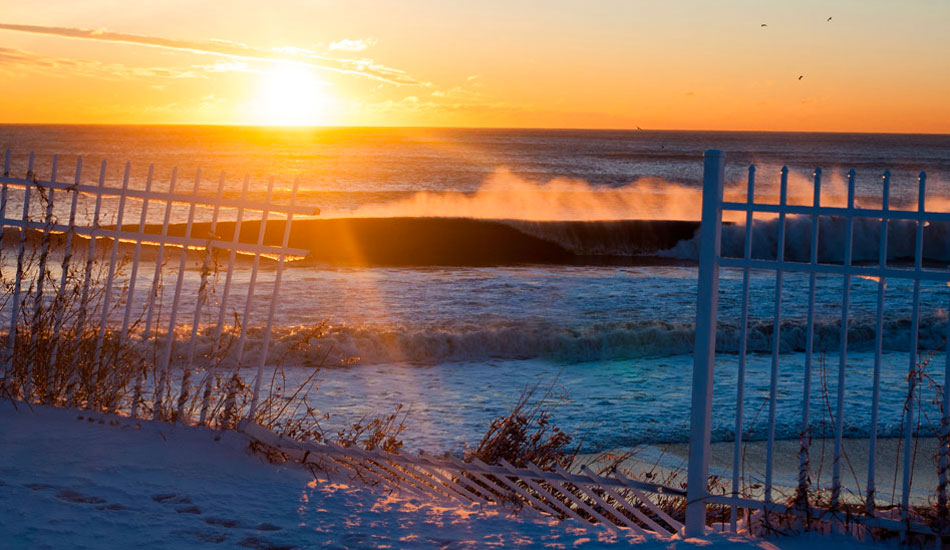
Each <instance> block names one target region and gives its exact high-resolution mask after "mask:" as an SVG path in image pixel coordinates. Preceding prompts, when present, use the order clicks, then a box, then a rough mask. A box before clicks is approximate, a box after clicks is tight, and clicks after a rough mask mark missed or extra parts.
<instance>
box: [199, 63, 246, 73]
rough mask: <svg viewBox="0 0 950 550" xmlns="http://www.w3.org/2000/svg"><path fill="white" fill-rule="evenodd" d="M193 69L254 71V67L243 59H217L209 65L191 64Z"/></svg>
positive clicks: (222, 71)
mask: <svg viewBox="0 0 950 550" xmlns="http://www.w3.org/2000/svg"><path fill="white" fill-rule="evenodd" d="M192 67H194V68H195V69H200V70H202V71H205V72H209V73H256V72H257V70H256V69H252V68H251V67H250V66H249V65H248V64H247V63H245V62H243V61H218V62H217V63H213V64H211V65H192Z"/></svg>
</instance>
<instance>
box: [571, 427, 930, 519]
mask: <svg viewBox="0 0 950 550" xmlns="http://www.w3.org/2000/svg"><path fill="white" fill-rule="evenodd" d="M870 441H871V440H870V438H853V439H844V440H842V448H843V453H842V458H843V461H842V463H841V480H842V493H841V495H842V496H841V498H842V500H843V501H844V502H850V503H863V502H865V500H866V491H867V481H868V465H869V463H870V460H869V454H870ZM914 441H915V442H916V460H915V461H913V464H914V467H913V469H912V472H911V480H912V481H911V491H910V502H911V504H916V505H926V504H930V503H931V502H932V501H934V500H935V498H936V496H935V492H936V488H937V484H938V482H939V477H938V472H937V462H936V456H937V452H938V449H939V440H938V438H936V437H918V438H915V439H914ZM799 446H800V445H799V440H797V439H786V440H776V441H775V446H774V449H773V456H774V463H773V473H772V479H773V495H775V496H774V497H773V498H774V499H775V500H776V501H779V502H781V501H783V500H786V499H788V498H791V497H792V496H794V493H795V487H796V486H797V483H798V481H797V480H798V473H799V467H800V458H799ZM734 449H735V443H734V442H733V441H723V442H716V443H712V444H711V445H710V455H709V473H710V475H715V476H719V477H720V478H721V479H722V481H723V482H724V483H725V486H726V487H727V489H731V486H732V481H731V480H732V464H733V453H734ZM822 450H823V451H824V452H823V453H822ZM625 451H629V452H632V453H634V455H633V456H632V457H631V458H629V459H627V460H625V461H624V462H622V463H621V465H620V467H621V468H623V469H627V470H629V471H630V472H631V473H633V474H634V475H638V476H642V475H644V474H647V473H649V472H651V471H653V472H654V473H656V474H657V478H658V479H664V478H667V477H668V476H671V475H674V474H677V473H679V475H677V476H676V477H675V478H674V479H676V480H677V482H678V481H679V480H682V481H685V468H686V462H687V460H688V458H689V444H688V443H670V444H667V445H662V444H649V445H644V446H642V447H636V448H632V449H617V450H616V451H615V452H625ZM742 452H743V453H744V456H745V464H746V465H747V466H746V468H745V471H744V473H740V478H743V477H744V479H743V483H742V486H744V487H747V488H748V487H751V486H755V485H759V486H761V485H764V480H765V463H766V455H767V444H766V442H765V441H749V442H745V443H744V445H743V451H742ZM833 453H834V439H833V438H815V439H813V440H812V442H811V447H810V456H809V459H810V464H811V467H810V470H809V472H810V478H811V489H816V488H818V487H821V488H822V489H823V490H829V491H830V489H831V483H832V470H833ZM874 455H875V468H874V469H875V489H876V495H875V501H876V503H877V504H878V505H879V506H888V505H897V504H899V503H900V500H901V491H902V480H903V462H904V460H903V458H904V448H903V440H902V439H901V438H896V437H890V438H878V439H877V444H876V449H875V453H874ZM596 456H597V455H596V454H587V453H585V454H580V455H578V459H579V460H580V463H590V462H591V461H593V460H594V458H595V457H596ZM592 467H593V466H592ZM594 469H595V470H596V468H594ZM895 472H896V473H895ZM746 491H748V495H750V496H751V497H753V498H762V488H761V487H758V488H757V489H753V490H750V489H746Z"/></svg>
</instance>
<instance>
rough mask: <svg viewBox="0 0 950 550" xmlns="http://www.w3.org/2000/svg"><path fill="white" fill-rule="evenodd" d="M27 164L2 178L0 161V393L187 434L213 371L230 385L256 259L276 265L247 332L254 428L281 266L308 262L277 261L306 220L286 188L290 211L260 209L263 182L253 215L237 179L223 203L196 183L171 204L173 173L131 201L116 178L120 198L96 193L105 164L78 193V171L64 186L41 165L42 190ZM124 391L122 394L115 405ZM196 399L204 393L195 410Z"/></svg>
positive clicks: (126, 175)
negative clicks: (184, 424)
mask: <svg viewBox="0 0 950 550" xmlns="http://www.w3.org/2000/svg"><path fill="white" fill-rule="evenodd" d="M35 160H36V159H35V157H34V155H33V154H30V157H29V161H28V165H27V166H13V165H12V163H11V153H10V151H9V150H8V151H6V154H5V157H4V164H3V175H2V178H0V185H2V187H0V229H2V243H3V247H2V253H3V254H2V258H0V268H2V270H3V271H0V278H2V280H3V285H4V302H3V304H2V312H3V318H4V321H5V323H6V325H7V326H6V334H4V338H3V343H4V345H3V348H2V352H0V373H2V379H0V381H2V384H0V389H2V390H3V391H4V392H5V393H7V394H8V395H9V396H10V397H13V398H16V399H22V400H25V401H39V402H49V403H57V404H66V405H72V406H92V405H93V404H92V399H93V398H92V396H94V395H98V396H100V399H99V400H98V401H97V402H96V404H95V406H96V407H101V408H106V409H109V410H122V409H124V410H126V411H127V412H129V413H131V414H132V415H133V416H135V415H138V414H141V411H142V410H143V405H145V404H148V405H149V406H148V409H149V410H150V411H151V414H152V415H154V416H155V417H160V416H163V417H166V418H167V417H169V416H171V417H174V418H175V419H178V420H183V421H188V420H189V419H191V418H192V416H193V415H194V414H197V419H196V420H197V421H198V422H199V423H205V421H206V419H207V416H208V414H209V410H211V409H213V408H214V406H215V405H214V404H212V403H210V402H209V397H210V395H211V386H212V385H213V384H216V383H217V380H218V379H217V378H216V375H220V374H222V373H220V372H218V373H216V371H217V370H219V369H222V368H226V369H227V370H228V371H229V372H232V371H233V372H234V373H237V372H238V369H240V368H241V367H242V366H243V367H246V366H248V365H247V363H248V357H246V356H245V347H246V344H247V341H248V339H249V334H248V333H249V327H251V326H252V323H253V322H254V321H253V320H252V311H253V310H254V309H255V304H254V300H255V287H259V285H260V282H259V281H258V278H259V273H260V272H261V270H260V267H261V262H262V258H269V259H275V260H276V269H274V270H269V272H271V273H273V277H274V279H273V280H272V281H271V286H270V288H271V291H272V296H271V300H270V303H269V305H268V307H267V313H266V317H265V318H264V319H263V320H257V323H261V322H263V323H264V330H263V332H262V335H261V337H260V338H259V339H256V340H255V341H254V345H253V347H254V350H255V354H254V355H255V357H254V359H255V360H256V363H257V365H256V366H257V376H256V379H255V385H254V389H253V395H252V399H251V401H250V409H249V411H248V414H250V415H253V413H254V409H255V407H256V406H257V403H258V400H259V394H260V387H261V374H262V371H263V368H264V362H265V360H266V357H267V350H268V346H269V344H270V338H271V329H272V322H273V318H274V313H275V310H276V307H277V304H278V299H277V295H278V292H279V289H280V282H281V274H282V269H283V267H284V262H285V260H286V258H288V257H293V256H303V255H305V254H306V253H307V252H306V250H299V249H292V248H290V247H288V239H289V236H290V229H291V224H292V222H293V218H294V215H295V214H297V215H301V214H313V213H314V212H313V209H303V208H300V207H296V206H295V205H294V202H295V198H296V194H297V184H296V182H295V183H294V185H293V189H292V191H291V198H290V203H289V204H287V205H283V204H277V203H275V202H273V201H272V196H273V191H274V179H273V178H271V179H270V180H269V182H268V183H267V198H266V199H265V200H264V202H263V203H260V202H253V201H250V200H248V199H247V196H248V189H249V186H250V185H251V182H250V180H249V178H247V177H245V178H244V181H243V185H242V186H241V191H240V198H229V197H226V196H224V190H225V183H226V178H225V175H224V174H221V177H220V178H219V179H218V181H217V182H216V183H215V184H213V185H210V186H209V185H203V184H202V181H201V173H200V171H199V172H198V173H197V174H196V175H195V177H194V179H193V180H192V184H191V187H190V189H188V191H187V192H182V191H180V190H179V189H178V187H179V185H178V183H179V182H178V179H179V178H178V176H177V169H175V170H173V171H172V172H171V176H170V179H169V180H168V182H167V184H165V185H159V183H158V182H157V181H155V178H154V177H153V176H154V169H153V167H149V171H148V176H147V178H146V179H145V182H144V186H139V187H132V186H131V185H130V166H129V164H125V166H124V171H123V172H122V174H123V175H122V178H121V182H122V183H121V187H114V186H110V185H107V184H106V181H107V177H106V176H107V165H106V162H105V161H103V162H102V164H101V165H100V166H99V172H98V177H97V181H98V183H97V184H95V185H90V184H87V183H83V182H84V180H83V160H82V158H78V159H77V160H76V162H75V171H74V173H73V175H72V178H71V181H60V179H59V174H58V171H59V165H60V161H59V158H58V157H53V159H52V164H51V173H50V175H49V179H48V180H47V179H42V178H41V176H40V175H39V174H38V173H37V172H36V170H35V168H34V165H35ZM159 187H162V189H161V190H158V188H159ZM203 191H204V192H205V193H203ZM106 202H108V203H109V204H108V207H104V203H106ZM173 212H175V213H176V214H177V217H176V218H175V219H173ZM196 216H199V217H200V218H201V224H202V230H201V231H200V232H198V231H196V227H197V225H199V224H198V222H197V221H196ZM275 216H276V217H277V218H276V219H275ZM130 219H131V220H133V223H132V224H129V220H130ZM225 223H226V224H227V225H229V226H230V231H229V232H228V233H227V234H224V232H223V231H222V227H223V226H224V224H225ZM277 225H280V226H281V227H280V228H279V229H280V230H281V231H280V234H281V237H280V238H276V239H275V238H274V237H267V233H268V231H267V230H268V228H271V227H273V229H278V227H277ZM255 229H256V234H254V235H251V234H250V233H253V232H254V230H255ZM273 229H272V231H273ZM275 241H276V242H275ZM77 251H79V252H80V253H81V254H80V257H79V258H77V257H76V256H77ZM239 255H240V256H241V257H244V258H249V259H250V262H251V268H250V282H249V285H248V288H247V290H246V294H245V295H244V296H232V295H231V289H232V276H233V274H234V271H235V264H236V262H237V261H238V257H239ZM219 256H220V257H219ZM219 261H222V264H223V266H224V267H223V268H218V269H223V275H224V279H225V280H224V283H223V289H212V287H211V281H210V280H209V278H210V277H211V276H212V275H213V266H212V264H213V263H216V262H219ZM195 267H197V269H195ZM149 270H150V273H149ZM189 271H191V272H192V274H194V273H197V274H198V275H197V277H198V281H196V282H195V283H196V286H197V290H196V291H194V292H193V293H185V292H184V291H185V288H186V286H187V283H186V274H187V273H188V272H189ZM218 274H220V271H219V272H218ZM193 286H194V285H193ZM143 287H144V288H143ZM212 291H213V292H212ZM183 294H191V295H187V296H183ZM241 302H243V303H241ZM192 304H193V307H191V308H190V310H189V311H186V309H187V308H188V306H191V305H192ZM258 306H259V305H258ZM232 311H233V312H234V315H235V317H234V319H233V320H232V319H231V318H229V313H230V312H232ZM240 312H243V314H240ZM209 326H210V327H212V329H211V332H212V333H213V336H212V340H213V341H212V343H211V346H210V347H211V351H210V352H209V353H208V354H207V356H206V357H203V358H201V360H202V361H204V362H205V363H206V364H203V365H202V366H203V367H205V368H203V369H202V372H203V373H204V377H203V378H202V379H201V380H200V381H198V382H197V383H195V382H193V381H192V373H193V371H194V370H195V368H196V362H197V361H198V360H199V358H198V357H196V343H197V340H198V331H199V329H206V330H207V329H208V327H209ZM225 332H231V333H233V336H234V345H233V346H231V347H233V348H234V349H228V350H225V349H224V347H225V346H224V343H223V338H224V334H225ZM136 344H140V347H141V348H142V350H144V351H143V353H142V354H141V355H139V356H136V357H128V356H122V355H121V353H124V352H123V351H122V350H126V349H130V348H134V347H135V345H136ZM226 351H227V353H226ZM146 358H150V359H151V360H150V361H147V360H146ZM176 358H178V361H175V359H176ZM182 358H183V359H182ZM145 363H149V364H150V365H151V367H152V368H151V369H149V368H146V365H145ZM173 363H178V364H175V365H173ZM173 366H174V368H173ZM125 371H134V373H135V374H134V376H132V377H131V378H130V379H128V380H123V377H128V376H129V374H128V372H125ZM40 378H42V379H40ZM231 378H234V377H233V376H232V377H231ZM173 381H174V382H175V384H174V385H175V388H174V389H173V388H172V385H173V384H172V382H173ZM123 384H126V385H129V386H131V388H132V391H131V392H126V393H125V394H123V391H122V390H123V388H122V385H123ZM196 391H202V392H203V393H202V394H201V398H200V399H198V398H197V397H196ZM102 395H107V396H108V397H106V398H105V399H104V400H103V399H101V396H102ZM173 395H175V396H177V398H176V399H174V402H172V401H173V397H172V396H173ZM123 396H124V397H123ZM199 403H200V407H199V406H198V405H199ZM219 405H220V404H219ZM199 408H200V411H196V410H194V409H199ZM168 411H171V414H169V413H168Z"/></svg>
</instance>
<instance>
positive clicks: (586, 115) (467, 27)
mask: <svg viewBox="0 0 950 550" xmlns="http://www.w3.org/2000/svg"><path fill="white" fill-rule="evenodd" d="M827 4H828V3H827V2H817V1H815V2H811V1H809V2H782V3H778V2H762V1H746V2H737V1H728V2H708V1H690V2H686V1H682V2H646V1H644V2H640V1H632V0H631V1H619V0H618V1H615V2H608V1H602V2H596V3H588V2H576V1H567V0H557V1H547V2H540V1H539V2H528V1H515V2H512V1H511V0H484V1H481V2H462V1H457V2H452V1H445V2H435V1H426V0H405V1H400V2H389V1H375V2H370V1H361V0H353V1H346V2H344V1H336V0H307V1H305V0H271V1H269V2H260V1H254V2H251V1H247V0H235V1H232V2H209V1H195V0H189V1H184V0H167V1H164V2H149V3H144V2H143V3H131V2H124V1H123V2H120V1H115V0H85V1H83V2H75V1H74V0H46V1H44V2H42V3H27V2H19V3H16V4H15V5H10V6H6V7H5V8H4V10H3V12H2V14H0V75H2V77H3V87H2V88H0V112H2V113H3V116H2V117H0V121H2V122H44V123H45V122H49V123H57V122H69V123H128V124H141V123H183V124H320V125H323V124H329V125H370V126H386V125H396V126H415V125H419V126H504V127H561V128H565V127H567V128H635V127H637V126H640V127H643V128H652V129H661V128H663V129H717V130H796V131H869V132H874V131H877V132H920V133H950V100H948V97H950V37H948V35H947V25H948V23H950V3H948V2H936V1H930V0H913V1H903V2H883V1H871V0H860V1H858V0H855V1H850V2H836V3H834V5H832V6H829V5H827ZM828 17H831V18H832V20H831V21H828ZM762 24H766V25H767V26H765V27H763V26H762ZM800 75H801V76H802V78H801V79H799V76H800Z"/></svg>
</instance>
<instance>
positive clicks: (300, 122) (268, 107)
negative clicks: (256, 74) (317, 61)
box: [253, 63, 329, 126]
mask: <svg viewBox="0 0 950 550" xmlns="http://www.w3.org/2000/svg"><path fill="white" fill-rule="evenodd" d="M323 86H324V83H323V82H321V81H319V80H318V79H317V78H316V76H314V74H313V72H312V71H311V70H310V69H309V68H307V67H305V66H301V65H294V64H287V63H281V64H278V65H274V66H273V67H272V68H270V69H268V70H267V71H264V72H262V73H261V76H260V83H259V87H258V91H257V95H256V96H255V97H254V100H253V105H254V109H253V110H254V118H255V120H256V122H257V123H258V124H264V125H268V126H313V125H319V124H325V123H326V121H327V117H328V114H329V113H328V104H329V98H328V96H327V95H326V94H325V93H324V91H323V90H322V88H323Z"/></svg>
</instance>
